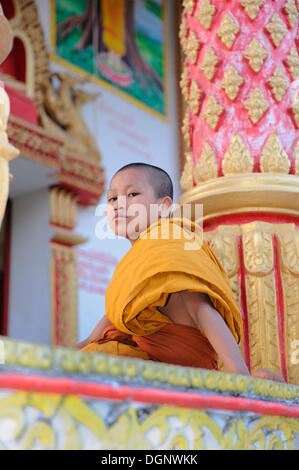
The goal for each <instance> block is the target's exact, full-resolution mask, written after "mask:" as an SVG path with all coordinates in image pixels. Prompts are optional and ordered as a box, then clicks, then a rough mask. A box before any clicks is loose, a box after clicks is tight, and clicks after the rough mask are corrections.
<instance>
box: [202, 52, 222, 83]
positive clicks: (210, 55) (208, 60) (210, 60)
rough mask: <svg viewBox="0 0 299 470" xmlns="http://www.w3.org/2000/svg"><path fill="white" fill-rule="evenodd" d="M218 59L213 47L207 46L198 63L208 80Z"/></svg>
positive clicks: (213, 72) (211, 76) (210, 78)
mask: <svg viewBox="0 0 299 470" xmlns="http://www.w3.org/2000/svg"><path fill="white" fill-rule="evenodd" d="M218 62H219V59H218V57H217V55H216V54H215V52H214V51H213V49H212V48H211V47H210V46H209V47H208V48H207V50H206V53H205V55H204V58H203V60H202V62H201V64H200V69H201V70H202V71H203V72H204V74H205V76H206V77H207V79H208V80H212V78H213V77H214V74H215V68H216V65H217V64H218Z"/></svg>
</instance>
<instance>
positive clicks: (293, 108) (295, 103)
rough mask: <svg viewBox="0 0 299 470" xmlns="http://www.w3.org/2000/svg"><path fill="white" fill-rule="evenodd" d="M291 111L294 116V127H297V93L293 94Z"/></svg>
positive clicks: (298, 105)
mask: <svg viewBox="0 0 299 470" xmlns="http://www.w3.org/2000/svg"><path fill="white" fill-rule="evenodd" d="M291 110H292V112H293V115H294V119H295V123H296V126H297V127H299V92H297V93H295V95H294V96H293V99H292V104H291Z"/></svg>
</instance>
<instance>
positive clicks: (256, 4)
mask: <svg viewBox="0 0 299 470" xmlns="http://www.w3.org/2000/svg"><path fill="white" fill-rule="evenodd" d="M240 3H241V5H242V7H244V9H245V11H246V13H247V15H248V16H249V18H250V19H251V20H254V19H255V18H256V17H257V15H258V13H259V11H260V8H261V6H262V5H263V3H264V0H240Z"/></svg>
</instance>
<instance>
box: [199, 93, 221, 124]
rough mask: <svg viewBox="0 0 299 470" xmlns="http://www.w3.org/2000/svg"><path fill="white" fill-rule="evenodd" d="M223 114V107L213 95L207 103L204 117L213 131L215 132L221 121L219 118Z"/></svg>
mask: <svg viewBox="0 0 299 470" xmlns="http://www.w3.org/2000/svg"><path fill="white" fill-rule="evenodd" d="M222 112H223V107H222V106H220V105H219V104H218V102H217V100H216V98H215V96H213V95H211V96H209V98H208V101H207V102H206V105H205V109H204V112H203V113H202V117H203V118H204V119H205V120H206V122H207V124H208V125H209V126H210V128H211V129H213V130H215V129H216V127H217V124H218V121H219V117H220V115H221V114H222Z"/></svg>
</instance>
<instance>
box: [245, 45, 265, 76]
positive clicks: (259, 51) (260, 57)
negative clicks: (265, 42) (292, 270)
mask: <svg viewBox="0 0 299 470" xmlns="http://www.w3.org/2000/svg"><path fill="white" fill-rule="evenodd" d="M244 57H245V58H246V59H247V60H248V62H249V65H250V67H251V68H252V70H254V72H259V71H260V70H261V68H262V66H263V63H264V61H265V59H266V58H267V57H268V52H267V51H266V49H265V48H264V47H263V46H262V44H261V43H260V42H259V41H258V40H257V39H256V38H253V39H252V41H251V42H250V44H249V46H248V48H247V50H246V51H245V52H244Z"/></svg>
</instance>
